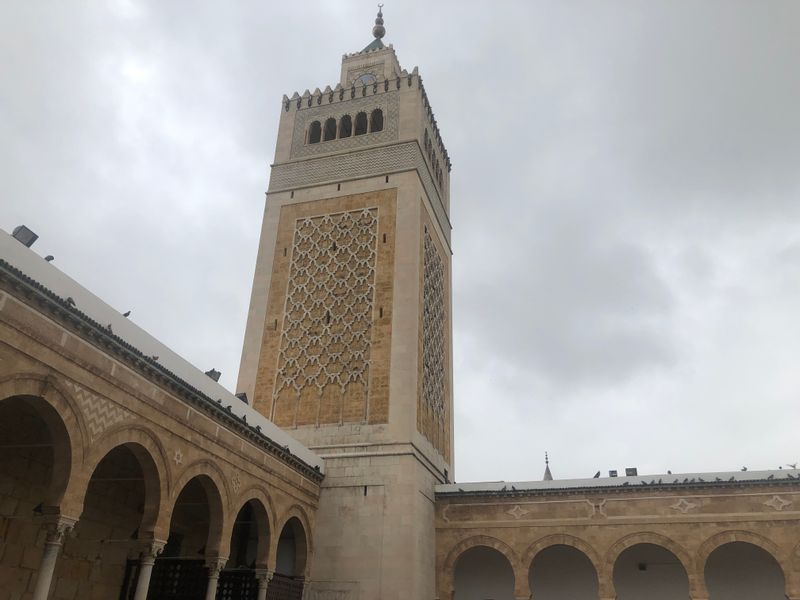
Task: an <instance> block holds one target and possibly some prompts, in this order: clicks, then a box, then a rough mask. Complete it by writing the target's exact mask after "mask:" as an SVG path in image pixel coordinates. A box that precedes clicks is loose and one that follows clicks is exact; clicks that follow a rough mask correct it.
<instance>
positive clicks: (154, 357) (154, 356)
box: [150, 354, 158, 360]
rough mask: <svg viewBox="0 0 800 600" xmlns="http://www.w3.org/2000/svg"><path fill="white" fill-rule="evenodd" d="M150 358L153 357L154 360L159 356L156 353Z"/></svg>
mask: <svg viewBox="0 0 800 600" xmlns="http://www.w3.org/2000/svg"><path fill="white" fill-rule="evenodd" d="M150 358H152V359H153V360H158V356H156V355H155V354H153V356H151V357H150Z"/></svg>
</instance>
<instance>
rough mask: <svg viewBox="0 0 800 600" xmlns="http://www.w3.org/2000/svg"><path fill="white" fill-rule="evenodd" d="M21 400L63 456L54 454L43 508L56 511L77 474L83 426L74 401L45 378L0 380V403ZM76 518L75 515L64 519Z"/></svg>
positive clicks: (24, 376) (31, 376) (28, 376)
mask: <svg viewBox="0 0 800 600" xmlns="http://www.w3.org/2000/svg"><path fill="white" fill-rule="evenodd" d="M14 397H25V398H27V399H28V401H29V403H30V405H31V406H32V407H33V408H34V410H35V411H36V413H37V414H38V415H39V417H40V418H41V419H42V420H43V421H44V422H45V423H46V424H47V426H48V429H49V430H50V434H51V435H52V436H53V437H54V442H55V443H56V445H60V446H62V447H63V448H65V449H66V454H61V453H54V456H53V475H52V478H51V485H50V489H49V491H48V494H47V496H46V504H47V505H48V506H51V507H60V506H61V504H62V503H63V501H64V496H65V494H66V492H67V488H68V486H69V482H70V479H71V478H72V477H74V476H75V474H76V473H78V471H79V470H80V466H81V464H82V462H83V456H84V449H85V448H86V440H87V439H88V435H87V433H86V425H85V424H84V422H83V418H82V416H81V411H80V407H79V406H78V405H77V403H76V402H75V399H74V398H73V397H72V396H71V395H70V394H69V393H67V392H66V390H64V388H63V386H61V385H59V383H58V382H57V381H56V379H55V378H54V377H52V376H49V375H41V374H38V373H19V374H15V375H11V376H8V377H5V378H3V379H0V402H2V401H4V400H8V399H11V398H14ZM68 516H70V517H77V515H68Z"/></svg>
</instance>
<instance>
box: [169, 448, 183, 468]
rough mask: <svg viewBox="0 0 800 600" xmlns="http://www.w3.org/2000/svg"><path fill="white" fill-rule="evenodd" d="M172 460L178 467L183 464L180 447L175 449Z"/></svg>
mask: <svg viewBox="0 0 800 600" xmlns="http://www.w3.org/2000/svg"><path fill="white" fill-rule="evenodd" d="M172 460H173V461H174V462H175V465H176V466H178V467H180V466H181V465H182V464H183V452H181V450H180V448H178V449H177V450H175V454H173V455H172Z"/></svg>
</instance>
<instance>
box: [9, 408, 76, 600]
mask: <svg viewBox="0 0 800 600" xmlns="http://www.w3.org/2000/svg"><path fill="white" fill-rule="evenodd" d="M71 468H72V452H71V445H70V438H69V433H68V431H67V427H66V425H65V423H64V421H63V420H62V418H61V416H60V415H59V413H58V411H57V410H56V409H55V408H54V407H53V406H52V405H51V404H50V403H48V402H47V401H46V400H44V399H43V398H41V397H38V396H28V395H17V396H11V397H8V398H5V399H3V400H1V401H0V504H2V506H3V510H1V511H0V539H2V540H15V542H14V545H15V552H8V551H6V552H0V572H3V573H5V574H6V579H5V581H6V582H19V581H23V582H25V581H28V580H31V579H32V578H33V577H35V572H36V570H37V569H38V566H39V563H40V561H41V556H42V548H43V545H42V544H37V540H39V538H40V533H41V525H42V523H41V519H40V518H38V517H39V516H40V515H41V514H42V513H43V512H44V511H49V510H59V508H60V507H58V506H53V504H54V503H55V502H56V501H57V500H58V499H60V498H62V497H63V495H64V491H65V490H66V487H67V482H68V480H69V477H70V475H71ZM70 516H73V515H70ZM23 555H24V556H25V557H26V558H25V560H24V561H22V560H20V559H21V557H22V556H23ZM23 590H24V587H23ZM5 591H6V592H8V593H11V594H12V596H13V595H14V594H15V593H16V592H17V591H19V590H15V589H14V588H13V586H11V587H8V588H7V589H6V590H5ZM0 596H2V592H0Z"/></svg>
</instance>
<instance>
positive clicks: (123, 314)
mask: <svg viewBox="0 0 800 600" xmlns="http://www.w3.org/2000/svg"><path fill="white" fill-rule="evenodd" d="M122 316H123V317H125V318H127V317H130V316H131V311H127V312H124V313H122Z"/></svg>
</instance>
